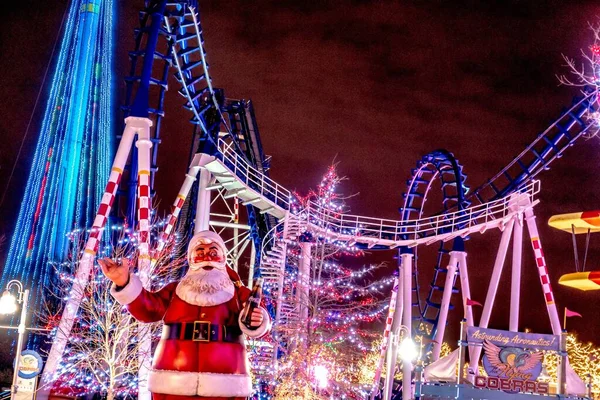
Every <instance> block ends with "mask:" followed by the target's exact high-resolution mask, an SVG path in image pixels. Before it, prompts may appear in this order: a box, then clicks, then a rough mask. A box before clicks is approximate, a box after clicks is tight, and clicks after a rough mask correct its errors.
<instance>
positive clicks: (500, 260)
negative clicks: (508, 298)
mask: <svg viewBox="0 0 600 400" xmlns="http://www.w3.org/2000/svg"><path fill="white" fill-rule="evenodd" d="M514 224H515V220H514V218H511V219H510V220H509V221H508V224H507V225H506V226H505V227H504V232H502V239H500V246H499V248H498V253H497V254H496V261H495V263H494V270H493V271H492V278H491V280H490V286H489V287H488V292H487V296H486V297H485V304H484V306H483V312H482V314H481V320H480V321H479V327H480V328H487V327H488V324H489V323H490V316H491V314H492V307H493V306H494V300H495V299H496V292H497V291H498V284H499V283H500V276H501V275H502V268H503V267H504V261H505V260H506V252H507V251H508V244H509V243H510V236H511V233H512V230H513V226H514ZM480 356H481V347H476V348H475V349H473V359H472V360H471V368H472V369H473V372H474V373H475V375H478V371H479V367H478V366H479V357H480Z"/></svg>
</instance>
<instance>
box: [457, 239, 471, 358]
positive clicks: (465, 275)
mask: <svg viewBox="0 0 600 400" xmlns="http://www.w3.org/2000/svg"><path fill="white" fill-rule="evenodd" d="M458 276H459V277H460V291H461V292H462V300H463V310H464V314H465V315H464V318H465V319H466V320H467V327H469V326H474V321H473V307H472V306H468V305H467V299H471V286H470V285H469V270H468V268H467V253H466V252H465V251H460V252H458ZM473 349H474V346H469V359H471V358H472V356H473Z"/></svg>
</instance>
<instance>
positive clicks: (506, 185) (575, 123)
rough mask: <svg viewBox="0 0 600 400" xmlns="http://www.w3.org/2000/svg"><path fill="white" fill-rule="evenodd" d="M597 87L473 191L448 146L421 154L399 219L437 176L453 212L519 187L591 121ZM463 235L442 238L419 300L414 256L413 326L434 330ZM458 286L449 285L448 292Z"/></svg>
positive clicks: (413, 210)
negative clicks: (450, 257)
mask: <svg viewBox="0 0 600 400" xmlns="http://www.w3.org/2000/svg"><path fill="white" fill-rule="evenodd" d="M597 95H598V94H597V91H596V90H587V91H586V92H585V93H584V96H583V97H576V98H574V100H573V105H572V106H571V108H570V109H568V110H567V111H565V112H563V113H562V114H561V116H560V117H559V118H558V119H557V120H556V121H555V122H554V123H552V124H551V125H550V126H549V127H548V128H547V129H546V130H545V131H544V132H542V133H541V134H539V135H538V137H537V138H536V139H535V140H534V141H533V142H532V143H531V144H530V145H529V146H527V147H526V148H525V150H523V151H522V152H521V153H520V154H519V155H518V156H517V157H516V158H515V159H514V160H513V161H511V162H510V163H509V164H508V165H507V166H506V167H504V168H503V169H502V170H501V171H500V172H499V173H498V174H496V175H495V176H494V177H492V178H491V179H489V180H488V181H487V182H486V183H485V184H483V185H482V186H480V187H479V188H477V189H476V190H475V191H473V192H472V193H468V190H469V189H468V187H467V186H466V185H464V182H465V180H466V176H465V175H464V173H463V172H462V167H460V164H458V162H457V161H456V160H455V159H454V157H453V156H452V155H451V154H450V153H448V152H441V151H435V152H433V153H430V154H428V155H426V156H425V157H423V159H422V160H421V161H419V163H418V164H417V168H415V169H413V171H412V178H411V179H409V180H408V182H407V183H408V189H407V192H406V193H405V195H404V197H405V202H404V207H403V208H402V209H401V215H402V218H403V219H411V218H415V217H416V216H418V217H421V216H422V214H423V206H424V204H425V200H426V199H427V195H428V194H429V190H430V188H431V187H432V184H433V182H434V181H435V180H436V179H440V181H441V185H442V192H443V193H442V194H443V207H444V209H443V211H442V212H441V213H440V215H443V214H444V213H447V212H456V211H457V210H458V211H459V210H461V209H464V208H465V207H467V206H469V205H475V206H476V205H479V204H485V203H486V202H490V201H493V200H495V199H499V198H502V197H505V196H509V195H510V194H511V193H513V192H515V191H517V190H519V188H522V187H524V186H525V185H527V184H529V183H530V182H531V181H532V180H533V179H534V178H535V177H536V176H537V175H538V174H539V173H540V172H541V171H543V170H546V169H549V167H550V164H551V163H552V162H553V161H554V160H556V159H558V158H560V157H561V156H562V155H563V153H564V152H565V151H566V150H567V149H568V148H569V147H571V146H573V145H574V144H575V142H576V141H577V139H579V138H580V137H582V136H583V135H584V134H585V133H586V132H587V131H588V130H589V129H590V128H591V127H592V126H593V124H594V122H593V121H591V120H588V119H587V118H586V114H587V113H589V112H595V111H596V110H598V104H597ZM463 246H464V245H463V242H462V238H459V239H457V240H456V241H455V242H454V243H450V242H442V243H441V244H440V249H439V252H438V257H437V262H436V265H435V267H434V276H433V279H432V282H431V284H430V288H429V291H428V295H427V297H426V299H425V300H424V301H421V300H420V296H419V293H420V292H419V282H418V281H419V280H418V264H417V261H416V257H415V263H414V271H413V278H414V283H413V299H414V300H413V307H415V308H416V309H417V314H416V315H417V316H416V319H417V320H418V321H417V322H418V323H417V324H415V326H416V327H417V331H418V333H419V334H422V335H425V336H427V337H430V338H432V337H433V336H434V335H435V332H436V330H437V323H438V318H439V309H440V304H441V294H442V292H443V290H444V281H445V274H446V271H447V268H446V266H447V262H448V254H449V252H450V251H451V250H452V249H453V248H454V249H456V250H462V248H463ZM457 292H458V289H454V288H453V293H457Z"/></svg>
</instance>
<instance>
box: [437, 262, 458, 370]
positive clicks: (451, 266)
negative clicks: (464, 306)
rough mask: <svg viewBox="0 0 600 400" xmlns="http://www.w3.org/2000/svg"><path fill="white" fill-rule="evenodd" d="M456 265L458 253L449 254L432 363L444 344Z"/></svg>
mask: <svg viewBox="0 0 600 400" xmlns="http://www.w3.org/2000/svg"><path fill="white" fill-rule="evenodd" d="M457 263H458V252H456V251H451V252H450V262H449V263H448V268H447V269H448V271H447V272H446V282H445V284H444V293H443V294H442V305H441V308H440V318H439V322H438V329H437V332H436V333H435V338H434V340H435V343H434V345H433V353H432V355H431V359H432V361H436V360H437V359H439V358H440V352H441V350H442V343H443V342H444V332H445V331H446V321H447V320H448V309H449V308H450V298H451V297H452V287H453V286H454V278H455V276H456V266H457Z"/></svg>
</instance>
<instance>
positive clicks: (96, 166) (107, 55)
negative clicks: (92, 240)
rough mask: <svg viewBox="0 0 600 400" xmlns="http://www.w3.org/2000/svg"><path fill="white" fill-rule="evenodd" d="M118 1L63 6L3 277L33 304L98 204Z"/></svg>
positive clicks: (109, 128) (109, 154) (105, 170)
mask: <svg viewBox="0 0 600 400" xmlns="http://www.w3.org/2000/svg"><path fill="white" fill-rule="evenodd" d="M114 9H115V2H114V1H113V0H73V1H71V3H70V5H69V6H68V9H67V10H66V11H65V13H66V15H65V23H64V26H63V27H62V28H63V30H62V39H61V41H60V44H59V45H58V46H57V56H56V65H55V68H54V73H53V74H52V75H51V77H52V79H51V80H50V85H49V88H48V97H47V102H46V108H45V111H44V114H43V117H42V122H41V128H40V132H39V138H38V140H37V144H36V147H35V153H34V155H33V161H32V164H31V169H30V171H29V175H28V178H27V184H26V186H25V193H24V195H23V198H22V201H21V203H20V209H19V213H18V217H17V219H16V224H15V229H14V231H13V234H12V238H11V241H10V246H9V248H8V255H7V258H6V261H5V264H4V268H3V270H2V276H1V279H0V284H1V285H6V283H7V282H8V281H10V280H12V279H15V278H17V279H19V280H21V281H22V282H23V283H24V284H25V285H26V286H27V287H31V288H32V297H33V298H32V305H33V306H35V307H36V308H37V307H39V306H40V305H41V304H42V303H41V302H42V301H43V294H44V291H45V290H47V288H49V287H52V285H53V284H54V283H56V281H53V279H55V278H56V277H55V276H54V274H53V272H54V269H55V266H56V265H57V264H60V263H63V262H65V261H67V260H68V258H69V257H70V256H71V253H70V252H71V247H70V243H69V239H68V238H67V235H68V234H69V233H71V232H72V231H73V230H74V229H75V228H82V229H81V232H80V234H81V236H84V235H85V227H87V226H91V224H92V222H93V220H94V218H95V212H96V210H97V209H98V207H99V205H100V204H101V200H102V195H103V190H102V187H103V185H104V184H105V183H106V181H107V180H108V176H109V173H110V164H109V163H110V160H111V159H112V158H113V155H114V152H113V147H114V118H113V111H114V104H115V99H114V94H113V93H114V50H113V49H114V43H115V26H116V25H115V18H114Z"/></svg>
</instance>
